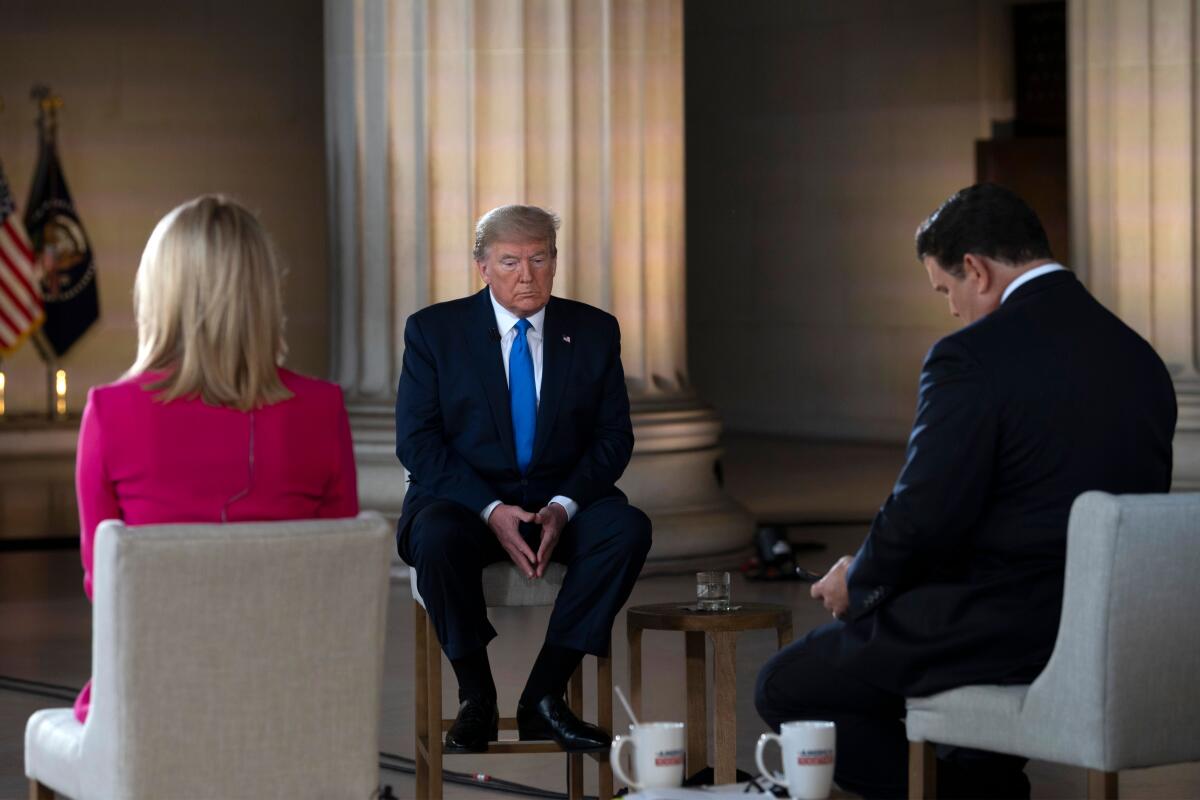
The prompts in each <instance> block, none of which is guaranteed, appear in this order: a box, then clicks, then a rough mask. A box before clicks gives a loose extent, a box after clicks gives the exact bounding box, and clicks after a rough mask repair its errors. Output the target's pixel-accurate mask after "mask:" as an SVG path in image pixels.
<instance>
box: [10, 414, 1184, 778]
mask: <svg viewBox="0 0 1200 800" xmlns="http://www.w3.org/2000/svg"><path fill="white" fill-rule="evenodd" d="M901 458H902V453H901V451H900V449H899V448H896V447H879V446H866V445H848V446H838V445H831V444H823V443H803V442H795V441H787V440H779V439H770V438H767V437H757V436H731V437H729V439H728V442H727V455H726V459H725V471H726V479H727V482H728V485H729V487H730V491H731V493H733V494H734V496H736V497H738V498H739V499H740V500H741V501H742V502H743V503H745V504H746V505H747V506H748V507H749V508H751V510H752V511H754V512H755V514H756V516H758V517H759V518H760V519H767V520H779V521H788V522H793V523H803V522H805V521H811V522H815V523H818V524H805V525H797V526H794V527H792V528H791V535H792V538H793V539H804V540H814V541H819V542H822V543H824V544H825V545H826V546H827V549H826V550H825V551H823V552H811V553H806V554H805V555H804V557H803V563H804V565H805V566H807V567H809V568H811V569H820V568H822V567H824V566H825V565H827V564H828V563H829V562H831V561H832V560H833V559H834V558H836V557H837V556H838V555H841V554H842V553H846V552H853V550H854V548H855V547H856V546H857V544H858V542H859V540H860V539H861V536H862V534H863V531H864V529H865V526H864V525H863V524H861V523H860V522H858V521H860V520H867V519H869V518H870V516H871V514H872V513H873V511H874V509H875V508H876V507H877V506H878V504H879V502H880V501H881V500H882V499H883V498H884V496H885V495H886V493H887V491H888V488H889V487H890V484H891V481H892V479H893V478H894V475H895V470H896V468H897V466H898V465H899V463H900V459H901ZM834 522H840V524H832V523H834ZM77 559H78V554H77V553H76V552H73V551H58V552H43V553H22V554H14V553H0V676H13V677H19V678H26V679H32V680H39V681H45V682H50V683H61V684H66V685H71V686H78V685H80V684H81V683H82V682H83V681H84V680H85V679H86V677H87V673H88V664H89V659H90V646H91V643H90V616H89V614H90V611H89V608H88V605H87V603H86V601H85V600H84V598H83V595H82V592H81V591H80V588H79V572H78V567H77ZM693 581H694V579H693V578H692V576H691V575H677V576H660V577H653V578H647V579H643V580H641V581H639V583H638V585H637V587H636V588H635V590H634V594H633V597H632V599H631V601H630V602H631V604H641V603H653V602H665V601H671V600H684V599H687V598H688V597H689V595H690V594H691V593H692V592H693ZM733 594H734V598H735V600H736V599H739V598H740V599H743V600H758V601H764V602H776V603H782V604H785V605H788V606H790V607H791V608H792V609H793V613H794V615H795V628H796V631H797V632H798V633H801V632H803V631H804V630H807V629H808V628H811V627H813V626H815V625H818V624H821V623H823V622H824V621H825V619H826V615H825V612H824V611H823V610H822V609H820V608H819V607H817V606H816V605H815V604H814V603H812V601H811V600H809V599H808V597H807V587H806V586H803V585H793V584H787V585H784V584H762V583H749V582H746V581H744V580H742V578H741V577H740V576H735V578H734V584H733ZM547 616H548V611H547V610H545V609H501V610H497V611H496V612H495V613H494V616H493V623H494V624H495V626H496V628H497V630H498V631H499V632H500V638H499V639H497V641H496V642H494V643H493V645H492V648H491V654H492V662H493V665H494V667H495V671H496V679H497V684H498V686H499V688H500V697H501V703H502V711H504V710H505V709H507V711H506V712H505V713H511V707H512V706H514V705H515V703H516V698H517V695H518V694H519V693H520V689H521V686H522V684H523V682H524V678H525V673H526V670H527V669H528V666H529V664H530V662H531V661H532V658H533V655H534V653H536V651H537V648H538V647H539V646H540V644H541V631H542V630H543V629H544V623H545V620H546V618H547ZM411 642H412V607H411V600H410V599H409V595H408V588H407V586H406V585H405V584H396V585H394V586H393V587H392V605H391V613H390V618H389V622H388V652H387V661H386V684H385V687H384V693H383V698H382V708H383V730H382V741H381V747H382V749H383V750H384V751H386V752H391V753H397V754H402V755H405V756H411V755H412V751H413V737H412V712H413V703H412V692H411V680H412V675H413V666H412V646H411ZM613 643H614V653H613V655H614V659H615V661H614V664H615V678H616V680H617V681H618V682H621V683H624V682H625V681H626V680H627V679H626V677H625V676H626V674H627V673H626V669H627V667H626V665H627V660H626V652H625V626H624V620H623V619H618V621H617V625H616V628H615V630H614V631H613ZM774 650H775V642H774V635H773V633H771V632H767V631H759V632H749V633H746V634H743V635H742V636H741V638H740V639H739V641H738V652H737V670H738V702H737V730H738V765H739V766H740V767H741V768H742V769H746V770H751V771H752V770H753V768H754V767H753V748H754V743H755V740H756V739H757V737H758V734H759V733H761V732H762V731H763V729H764V726H763V725H762V723H761V721H760V720H758V718H757V716H756V715H755V713H754V708H753V697H752V693H753V685H754V678H755V674H756V672H757V668H758V667H759V666H760V665H761V664H762V663H763V661H765V660H766V659H767V658H768V657H769V656H770V654H771V653H773V652H774ZM643 651H644V652H643V658H644V663H645V664H646V665H647V668H646V670H645V681H646V691H645V697H646V700H645V714H644V715H645V716H646V717H647V718H654V719H681V718H682V715H683V709H684V704H685V697H684V689H683V681H682V679H681V675H682V668H683V642H682V639H681V637H679V635H678V634H670V633H661V632H647V633H646V634H645V638H644V642H643ZM649 665H656V667H655V668H650V666H649ZM447 674H448V668H447ZM590 680H591V677H590V675H589V677H588V681H589V683H588V691H587V694H586V704H587V706H588V707H589V708H591V707H593V705H592V704H593V702H594V697H593V695H592V691H591V685H590ZM446 684H447V685H446V687H445V690H446V691H445V701H446V708H447V709H449V708H451V703H452V699H453V698H452V695H453V686H452V680H448V681H447V682H446ZM48 705H62V704H60V703H56V702H54V701H49V700H46V699H44V698H38V697H30V696H27V695H23V694H19V693H15V692H12V691H5V690H2V689H0V800H7V798H20V797H24V796H25V792H26V788H25V782H24V778H23V775H22V767H21V753H22V746H23V745H22V736H23V728H24V723H25V719H26V718H27V717H28V716H29V714H30V713H32V712H33V711H34V710H35V709H37V708H41V707H45V706H48ZM616 714H617V725H618V728H620V727H621V726H623V725H624V724H625V723H626V720H625V716H624V714H623V712H622V711H621V710H620V708H619V706H618V708H617V710H616ZM710 730H711V727H710ZM564 763H565V762H564V759H563V758H562V757H561V756H505V757H498V756H490V757H489V756H454V757H450V758H448V759H447V766H448V768H449V769H452V770H458V771H462V772H481V771H482V772H486V773H488V774H490V775H493V776H496V777H501V778H505V779H508V780H514V781H519V782H521V783H525V784H530V785H534V786H538V787H542V788H547V789H556V790H560V791H561V790H563V789H564V788H565V767H564ZM1029 774H1030V777H1031V780H1032V781H1033V786H1034V796H1035V797H1043V798H1073V797H1082V796H1083V795H1084V792H1085V787H1084V782H1083V773H1082V771H1079V770H1072V769H1068V768H1064V767H1060V766H1056V765H1050V764H1042V763H1037V762H1035V763H1033V764H1031V765H1030V767H1029ZM381 780H382V781H383V782H384V783H387V784H390V785H391V786H392V789H393V791H394V793H395V794H396V796H397V797H411V796H412V795H413V792H414V782H413V779H412V778H411V777H410V776H408V775H404V774H399V773H395V772H388V771H384V772H382V773H381ZM587 786H588V791H589V792H592V793H594V792H595V771H594V769H592V768H590V767H589V768H588V770H587ZM1121 791H1122V794H1123V796H1124V797H1127V798H1185V797H1200V765H1184V766H1180V767H1170V768H1160V769H1151V770H1140V771H1133V772H1129V773H1125V774H1123V775H1122V783H1121ZM446 796H447V797H449V798H459V797H461V798H481V799H482V798H488V797H507V796H510V795H502V794H498V793H495V792H489V791H486V790H482V789H479V788H475V787H464V786H454V785H449V786H447V789H446Z"/></svg>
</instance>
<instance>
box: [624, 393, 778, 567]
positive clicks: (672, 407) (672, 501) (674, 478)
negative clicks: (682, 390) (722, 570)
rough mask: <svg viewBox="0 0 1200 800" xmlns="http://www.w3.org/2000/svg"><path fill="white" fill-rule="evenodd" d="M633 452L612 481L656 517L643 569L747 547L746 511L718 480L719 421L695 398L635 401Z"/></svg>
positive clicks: (702, 560)
mask: <svg viewBox="0 0 1200 800" xmlns="http://www.w3.org/2000/svg"><path fill="white" fill-rule="evenodd" d="M632 417H633V433H634V439H635V444H634V450H633V459H632V460H631V461H630V463H629V466H628V467H627V468H626V470H625V474H624V476H622V478H621V480H620V482H619V483H618V484H617V485H618V486H619V487H620V488H621V490H622V491H624V492H625V493H626V494H627V495H629V501H630V502H631V503H633V504H634V505H635V506H637V507H638V508H641V509H642V510H643V511H645V512H646V513H647V514H648V515H649V516H650V519H651V520H652V521H653V523H654V545H653V547H651V549H650V556H649V558H648V559H647V561H646V568H645V570H644V571H643V574H654V573H656V572H667V571H673V570H677V569H690V568H692V567H705V566H720V565H730V564H733V563H736V562H737V561H739V560H741V558H742V557H743V556H745V555H746V554H748V553H749V548H750V545H751V541H752V538H753V533H754V519H753V518H752V517H751V516H750V513H749V512H748V511H747V510H746V509H744V508H742V506H740V505H738V504H737V503H736V502H735V501H734V500H733V498H731V497H729V495H727V494H726V493H725V491H724V490H723V489H722V488H721V486H720V484H719V483H718V481H717V470H716V465H717V460H718V459H719V458H720V457H721V448H720V446H719V442H720V435H721V421H720V419H719V418H718V417H717V415H716V412H714V411H713V410H712V409H711V408H709V407H707V406H705V405H704V404H702V403H700V402H699V401H697V400H695V399H693V398H689V397H682V398H673V399H670V400H665V401H652V400H641V401H639V400H635V401H634V403H633V413H632Z"/></svg>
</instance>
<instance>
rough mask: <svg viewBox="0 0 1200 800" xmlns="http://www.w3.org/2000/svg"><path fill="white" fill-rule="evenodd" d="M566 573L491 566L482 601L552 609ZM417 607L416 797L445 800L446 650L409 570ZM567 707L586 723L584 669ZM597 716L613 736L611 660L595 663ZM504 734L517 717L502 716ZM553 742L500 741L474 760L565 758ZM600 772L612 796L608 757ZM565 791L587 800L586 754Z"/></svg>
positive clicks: (574, 761) (572, 768) (574, 679)
mask: <svg viewBox="0 0 1200 800" xmlns="http://www.w3.org/2000/svg"><path fill="white" fill-rule="evenodd" d="M566 572H567V568H566V567H564V566H563V565H562V564H551V565H550V566H549V567H548V568H547V569H546V573H545V575H543V576H542V578H541V579H540V580H534V581H530V580H526V579H525V577H524V576H523V575H521V573H520V572H518V571H517V568H516V567H515V566H513V565H512V564H504V563H501V564H493V565H491V566H490V567H488V568H486V569H485V570H484V571H483V596H484V600H485V601H486V602H487V605H488V608H504V607H512V606H549V605H553V604H554V598H555V597H557V596H558V590H559V588H561V587H562V582H563V578H564V577H565V576H566ZM409 579H410V581H411V585H412V593H413V606H414V607H415V609H416V620H415V621H416V629H415V631H414V634H415V636H416V648H415V653H416V665H417V680H416V687H415V691H416V703H415V705H416V710H415V716H416V728H417V736H416V740H417V745H416V750H417V753H416V761H417V797H418V798H420V800H440V798H441V796H442V758H443V756H444V755H445V754H444V753H443V750H442V748H443V734H444V733H445V732H446V731H448V730H450V726H451V725H453V724H454V719H453V718H452V717H451V718H449V719H447V718H444V717H442V646H441V643H440V642H438V638H437V631H435V630H434V627H433V620H431V619H430V618H429V615H428V614H426V613H425V606H424V601H423V600H422V599H421V595H420V594H419V593H418V592H417V576H416V571H415V570H411V569H410V570H409ZM567 705H569V706H570V708H571V711H572V712H573V713H574V714H575V715H576V716H578V717H580V718H581V719H582V718H583V665H582V664H581V665H580V666H579V668H578V669H576V670H575V674H574V675H572V676H571V679H570V681H569V683H568V684H567ZM596 716H597V721H596V724H598V725H599V726H600V727H601V728H603V729H604V730H605V731H608V732H609V733H610V734H611V733H612V718H613V715H612V661H611V659H610V657H609V656H608V655H605V656H603V657H599V658H597V659H596ZM500 730H501V731H515V730H517V718H516V717H501V718H500ZM561 752H563V749H562V747H560V746H559V744H558V743H557V742H554V741H537V742H522V741H518V740H516V739H501V740H500V741H498V742H491V743H490V744H489V745H488V751H487V753H470V754H468V755H472V756H483V755H492V754H508V753H561ZM589 755H591V757H592V758H594V759H595V760H596V764H597V766H598V768H599V773H600V774H599V789H600V797H602V798H605V800H607V798H610V797H612V795H613V779H612V767H611V766H609V763H608V752H607V751H605V752H603V753H591V754H589ZM567 792H568V796H569V797H570V798H571V800H582V798H583V754H581V753H574V754H569V755H568V756H567Z"/></svg>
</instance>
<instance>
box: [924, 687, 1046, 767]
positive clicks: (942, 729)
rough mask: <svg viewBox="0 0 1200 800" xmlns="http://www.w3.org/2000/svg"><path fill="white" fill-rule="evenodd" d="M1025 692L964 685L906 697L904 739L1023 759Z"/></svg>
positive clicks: (1018, 688) (1027, 743)
mask: <svg viewBox="0 0 1200 800" xmlns="http://www.w3.org/2000/svg"><path fill="white" fill-rule="evenodd" d="M1028 691H1029V687H1028V686H965V687H963V688H961V689H951V690H950V691H947V692H941V693H939V694H935V695H931V696H929V697H912V698H909V700H908V703H907V705H908V717H907V719H906V720H905V727H906V728H907V730H908V738H909V740H910V741H913V742H950V743H953V744H956V745H959V746H962V747H976V748H979V749H980V750H991V751H994V752H998V753H1010V754H1013V755H1025V756H1027V755H1029V753H1027V752H1022V747H1023V746H1026V747H1027V746H1028V745H1029V744H1030V742H1028V737H1025V736H1022V735H1021V734H1022V725H1021V707H1022V705H1023V704H1024V702H1025V695H1026V693H1027V692H1028ZM1023 740H1024V741H1023Z"/></svg>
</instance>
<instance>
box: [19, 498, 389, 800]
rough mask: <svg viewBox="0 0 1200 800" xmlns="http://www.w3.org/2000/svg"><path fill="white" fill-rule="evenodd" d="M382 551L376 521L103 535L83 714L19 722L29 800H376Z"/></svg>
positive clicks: (383, 527) (367, 517)
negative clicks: (55, 798)
mask: <svg viewBox="0 0 1200 800" xmlns="http://www.w3.org/2000/svg"><path fill="white" fill-rule="evenodd" d="M390 542H391V533H390V528H389V526H388V525H387V524H386V523H385V522H384V521H383V519H382V518H381V517H379V516H378V515H375V514H362V515H360V516H359V517H358V519H347V520H322V521H299V522H263V523H246V524H232V525H155V526H143V527H137V528H130V527H126V526H125V525H124V524H122V523H120V522H116V521H113V520H109V521H106V522H104V523H102V524H101V525H100V529H99V530H98V531H97V535H96V556H95V587H94V588H95V592H94V595H95V605H94V607H93V611H92V626H93V645H92V681H93V683H92V705H91V710H90V713H89V716H88V719H87V722H86V723H85V724H82V725H81V724H80V723H78V722H77V721H76V720H75V717H74V714H73V712H72V710H71V709H69V708H55V709H46V710H43V711H38V712H37V713H36V714H34V715H33V716H32V717H30V719H29V722H28V724H27V725H26V728H25V774H26V775H27V776H28V777H29V779H30V795H31V797H35V798H43V797H45V798H49V797H51V796H52V795H51V790H52V791H54V792H58V793H59V794H61V795H65V796H67V797H70V798H74V800H91V799H92V798H97V800H100V799H103V800H133V799H134V798H182V797H186V798H197V799H198V798H214V799H216V798H221V799H222V800H229V799H231V798H243V797H245V798H249V797H254V798H269V797H278V798H300V797H313V798H316V797H320V798H361V799H362V800H367V798H370V797H373V796H374V795H375V793H376V792H377V789H378V785H379V783H378V782H379V760H378V759H379V755H378V753H379V746H378V738H379V705H380V690H381V685H382V679H383V649H384V647H383V645H384V629H385V623H386V613H387V597H388V570H389V563H390V552H391V545H390Z"/></svg>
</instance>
